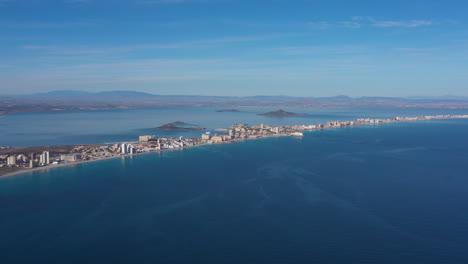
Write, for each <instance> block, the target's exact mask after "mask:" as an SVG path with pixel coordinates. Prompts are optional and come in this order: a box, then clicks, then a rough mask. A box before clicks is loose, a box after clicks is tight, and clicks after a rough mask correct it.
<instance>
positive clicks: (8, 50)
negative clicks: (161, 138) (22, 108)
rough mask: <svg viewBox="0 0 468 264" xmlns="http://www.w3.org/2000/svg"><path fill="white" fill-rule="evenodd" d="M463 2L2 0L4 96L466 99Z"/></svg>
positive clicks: (467, 35)
mask: <svg viewBox="0 0 468 264" xmlns="http://www.w3.org/2000/svg"><path fill="white" fill-rule="evenodd" d="M467 14H468V2H467V1H466V0H457V1H453V0H445V1H430V0H424V1H423V0H391V1H379V0H372V1H370V0H359V1H352V0H342V1H338V0H327V1H322V0H316V1H315V0H314V1H312V0H310V1H305V0H297V1H296V0H268V1H266V0H248V1H244V0H132V1H130V0H0V94H30V93H40V92H48V91H55V90H79V91H110V90H132V91H141V92H149V93H153V94H173V95H181V94H184V95H220V96H251V95H289V96H316V97H321V96H335V95H348V96H353V97H359V96H439V95H459V96H468V27H467V25H468V15H467Z"/></svg>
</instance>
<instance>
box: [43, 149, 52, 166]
mask: <svg viewBox="0 0 468 264" xmlns="http://www.w3.org/2000/svg"><path fill="white" fill-rule="evenodd" d="M42 156H44V158H43V159H44V164H49V163H50V153H49V151H44V152H42Z"/></svg>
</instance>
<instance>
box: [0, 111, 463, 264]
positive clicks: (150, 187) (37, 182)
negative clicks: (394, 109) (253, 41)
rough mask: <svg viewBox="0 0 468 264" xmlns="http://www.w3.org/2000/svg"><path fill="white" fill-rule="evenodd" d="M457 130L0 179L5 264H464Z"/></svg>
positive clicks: (363, 133)
mask: <svg viewBox="0 0 468 264" xmlns="http://www.w3.org/2000/svg"><path fill="white" fill-rule="evenodd" d="M174 111H179V110H174ZM333 111H336V112H333ZM333 111H331V113H330V112H325V113H323V115H325V116H327V117H324V118H325V119H326V118H328V117H330V115H336V116H334V117H336V118H331V119H339V120H340V119H343V120H347V119H349V118H346V117H347V115H349V116H352V117H354V116H355V115H358V114H361V113H348V114H347V115H346V114H345V116H342V115H341V114H342V113H346V111H344V110H333ZM414 111H416V110H414ZM417 111H426V110H417ZM434 112H436V111H434ZM363 114H364V113H363ZM366 114H367V115H369V116H373V115H372V114H374V115H390V116H392V115H391V114H392V113H389V112H378V111H376V112H375V113H366ZM211 115H212V114H211V113H210V114H207V116H211ZM396 115H399V114H396ZM256 118H263V117H256V116H255V117H252V121H257V120H253V119H256ZM168 119H169V118H168ZM173 119H176V120H177V119H181V118H170V120H171V121H175V120H173ZM306 119H307V118H306ZM194 120H195V119H194ZM275 120H276V119H275ZM275 120H273V121H274V122H290V120H288V121H283V120H284V119H280V120H276V121H275ZM187 121H188V122H193V121H192V120H187ZM228 121H231V120H228ZM258 121H261V120H258ZM61 122H63V121H61ZM106 122H109V121H106ZM199 122H200V123H202V122H206V121H199ZM216 122H219V123H223V122H227V121H224V120H221V121H216ZM216 122H214V123H216ZM208 123H209V122H207V123H206V124H208ZM265 123H267V122H265ZM216 124H218V123H216ZM216 124H212V125H213V126H214V125H216ZM122 131H124V130H122ZM122 133H123V132H122ZM467 134H468V120H438V121H423V122H414V123H394V124H385V125H380V126H363V127H354V128H342V129H332V130H323V131H315V132H309V133H307V134H306V136H305V137H304V138H289V137H287V138H269V139H260V140H252V141H245V142H239V143H235V144H221V145H210V146H202V147H198V148H192V149H185V150H175V151H166V152H162V153H160V154H156V153H154V154H148V155H140V156H135V157H127V158H122V159H114V160H106V161H100V162H94V163H87V164H81V165H76V166H74V167H61V168H56V169H50V170H47V171H40V172H34V173H27V174H23V175H19V176H15V177H6V178H0V256H1V263H468V202H467V201H468V173H467V171H468V140H467V139H466V135H467ZM51 142H52V141H51Z"/></svg>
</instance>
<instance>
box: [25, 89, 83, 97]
mask: <svg viewBox="0 0 468 264" xmlns="http://www.w3.org/2000/svg"><path fill="white" fill-rule="evenodd" d="M89 95H92V93H89V92H83V91H73V90H61V91H52V92H47V93H37V94H31V95H28V96H32V97H81V96H89Z"/></svg>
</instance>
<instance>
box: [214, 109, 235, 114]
mask: <svg viewBox="0 0 468 264" xmlns="http://www.w3.org/2000/svg"><path fill="white" fill-rule="evenodd" d="M216 112H219V113H222V112H233V113H236V112H240V110H237V109H222V110H216Z"/></svg>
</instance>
